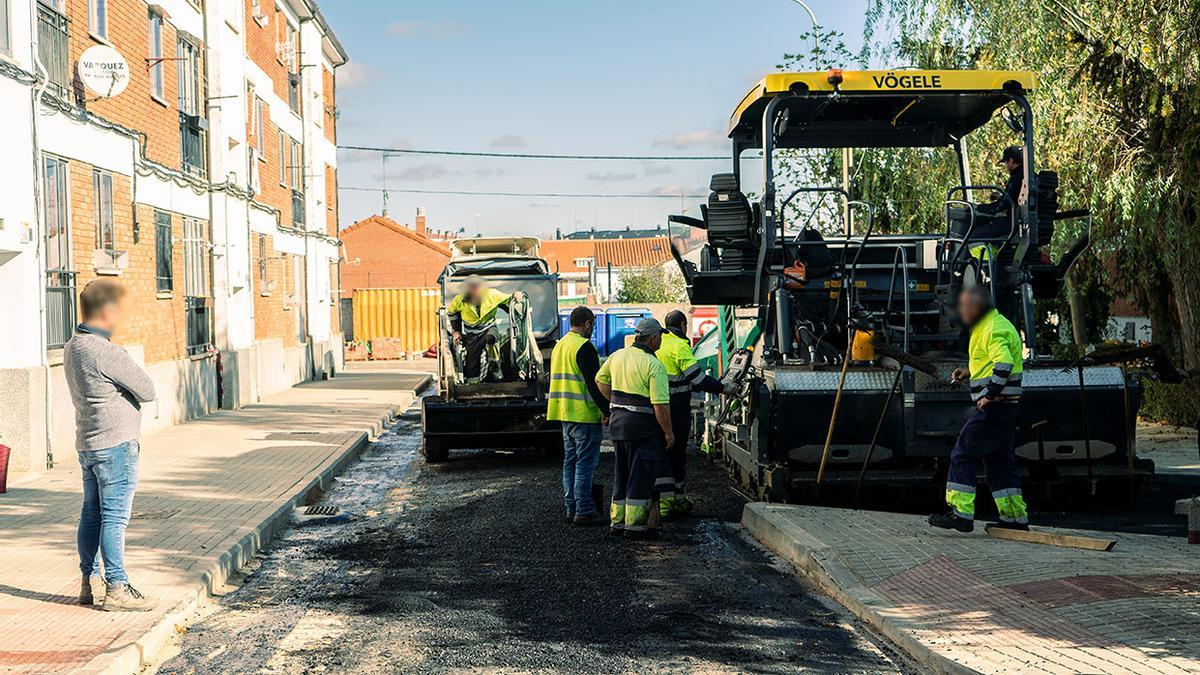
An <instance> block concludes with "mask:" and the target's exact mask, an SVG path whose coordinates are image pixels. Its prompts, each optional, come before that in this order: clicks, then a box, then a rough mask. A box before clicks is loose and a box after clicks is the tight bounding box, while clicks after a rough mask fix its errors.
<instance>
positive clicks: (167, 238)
mask: <svg viewBox="0 0 1200 675" xmlns="http://www.w3.org/2000/svg"><path fill="white" fill-rule="evenodd" d="M154 250H155V253H156V257H157V262H156V264H155V268H154V279H155V288H156V289H157V290H158V291H160V292H169V291H171V290H173V289H174V288H175V262H174V259H173V257H172V256H173V255H174V253H175V250H174V247H173V246H172V242H171V214H169V213H166V212H163V211H155V212H154Z"/></svg>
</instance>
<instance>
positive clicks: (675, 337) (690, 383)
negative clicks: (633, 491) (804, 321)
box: [655, 310, 725, 519]
mask: <svg viewBox="0 0 1200 675" xmlns="http://www.w3.org/2000/svg"><path fill="white" fill-rule="evenodd" d="M666 324H667V329H666V330H665V331H663V336H662V346H660V347H659V348H658V351H657V352H655V356H657V357H658V360H659V361H661V362H662V364H663V367H664V368H666V370H667V378H668V381H669V382H670V385H671V428H672V429H673V430H674V432H675V443H673V444H672V445H671V446H669V447H668V448H667V461H669V462H670V463H671V477H672V479H673V481H674V482H673V485H672V486H671V489H670V490H669V491H664V492H663V494H662V495H661V496H660V497H659V509H660V511H661V514H662V517H663V518H665V519H670V518H680V517H683V516H686V515H687V514H688V513H690V512H691V510H692V503H691V501H690V500H689V499H688V496H687V492H686V491H685V489H684V478H686V476H687V447H688V441H689V440H690V439H691V435H692V392H693V391H703V392H709V393H712V394H720V393H722V392H723V391H724V390H725V386H724V385H722V384H721V381H720V380H718V379H717V378H715V377H713V376H712V375H709V374H707V373H705V372H704V370H703V369H701V368H700V364H699V363H697V362H696V355H695V354H693V353H692V343H691V341H689V340H688V337H687V315H686V314H684V313H683V312H681V311H679V310H673V311H671V312H669V313H668V314H667V316H666Z"/></svg>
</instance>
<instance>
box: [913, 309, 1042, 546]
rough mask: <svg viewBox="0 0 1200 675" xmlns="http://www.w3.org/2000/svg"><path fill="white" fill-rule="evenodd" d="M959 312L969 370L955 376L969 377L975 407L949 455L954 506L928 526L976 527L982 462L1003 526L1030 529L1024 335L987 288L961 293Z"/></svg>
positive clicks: (948, 496)
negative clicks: (1020, 450)
mask: <svg viewBox="0 0 1200 675" xmlns="http://www.w3.org/2000/svg"><path fill="white" fill-rule="evenodd" d="M958 314H959V317H960V318H961V319H962V321H963V324H965V325H966V326H967V327H968V328H969V329H970V331H971V340H970V344H969V347H968V352H969V356H970V361H969V367H970V369H969V370H966V369H963V368H959V369H957V370H955V371H954V375H953V377H954V380H955V381H958V380H962V379H964V378H966V377H970V379H971V400H972V401H974V402H975V407H974V408H972V410H971V412H970V414H969V415H968V417H967V421H966V424H964V425H963V428H962V431H961V432H959V435H958V442H957V443H955V444H954V449H953V450H952V451H951V453H950V473H949V475H948V476H947V481H946V503H947V504H949V506H950V510H949V512H947V513H945V514H942V515H934V516H930V517H929V524H930V525H932V526H934V527H940V528H944V529H953V530H958V531H959V532H971V531H972V530H974V529H975V484H976V480H975V476H976V474H975V470H976V467H977V465H978V463H979V462H980V461H982V462H983V465H984V468H985V469H986V471H987V477H988V483H989V484H990V485H991V488H992V497H993V498H994V499H995V500H996V508H997V510H999V512H1000V523H999V524H998V526H999V527H1007V528H1011V529H1017V530H1028V529H1029V515H1028V513H1027V511H1026V509H1025V499H1024V498H1023V497H1022V496H1021V480H1020V478H1019V476H1018V475H1017V465H1016V457H1015V453H1014V451H1013V436H1014V435H1015V434H1016V424H1017V408H1018V404H1019V401H1020V398H1021V371H1022V366H1021V362H1022V356H1023V347H1022V345H1021V336H1020V334H1019V333H1017V329H1016V328H1015V327H1014V326H1013V325H1012V323H1010V322H1009V320H1008V319H1006V318H1004V316H1003V315H1001V314H1000V312H999V311H997V310H996V308H995V307H993V306H992V302H991V296H990V294H989V293H988V291H987V289H986V288H984V287H982V286H975V287H972V288H969V289H966V290H964V291H963V292H962V293H961V294H960V295H959V298H958Z"/></svg>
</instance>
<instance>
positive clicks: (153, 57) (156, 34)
mask: <svg viewBox="0 0 1200 675" xmlns="http://www.w3.org/2000/svg"><path fill="white" fill-rule="evenodd" d="M146 23H147V30H148V32H149V35H150V60H149V61H148V62H147V63H148V65H149V70H150V95H151V96H153V97H155V98H157V99H158V100H160V101H162V100H163V44H162V24H163V18H162V15H161V14H159V13H158V12H155V11H154V10H150V13H149V15H148V17H147V19H146Z"/></svg>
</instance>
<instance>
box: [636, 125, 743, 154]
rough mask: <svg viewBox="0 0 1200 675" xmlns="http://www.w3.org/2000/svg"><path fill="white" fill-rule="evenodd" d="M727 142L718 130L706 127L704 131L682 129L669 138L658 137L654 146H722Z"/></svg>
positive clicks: (683, 147)
mask: <svg viewBox="0 0 1200 675" xmlns="http://www.w3.org/2000/svg"><path fill="white" fill-rule="evenodd" d="M727 144H728V139H727V138H725V136H723V135H722V134H721V133H720V132H717V131H713V130H711V129H706V130H704V131H684V132H680V133H678V134H675V135H674V136H672V137H670V138H660V139H658V140H656V141H654V146H655V147H659V148H676V149H680V150H682V149H685V148H723V147H725V146H726V145H727Z"/></svg>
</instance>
